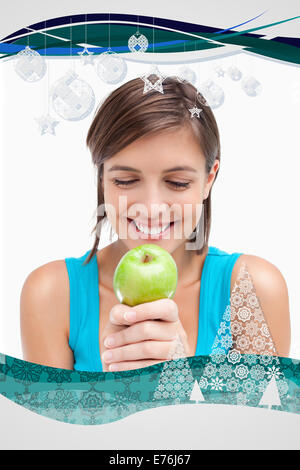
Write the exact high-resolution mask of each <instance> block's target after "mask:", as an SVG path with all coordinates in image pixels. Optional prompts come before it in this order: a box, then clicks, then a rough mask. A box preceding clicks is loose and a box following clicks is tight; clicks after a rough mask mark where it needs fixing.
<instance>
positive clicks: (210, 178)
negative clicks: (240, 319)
mask: <svg viewBox="0 0 300 470" xmlns="http://www.w3.org/2000/svg"><path fill="white" fill-rule="evenodd" d="M219 167H220V162H219V160H217V159H216V160H215V163H214V164H213V167H212V169H211V170H210V173H209V174H208V176H207V180H206V183H205V188H204V196H203V200H204V199H207V198H208V195H209V191H210V189H211V187H212V185H213V182H214V180H215V177H216V174H217V171H218V169H219Z"/></svg>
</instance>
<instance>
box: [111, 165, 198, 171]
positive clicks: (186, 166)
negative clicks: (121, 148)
mask: <svg viewBox="0 0 300 470" xmlns="http://www.w3.org/2000/svg"><path fill="white" fill-rule="evenodd" d="M117 170H125V171H134V172H135V173H142V172H141V171H140V170H137V169H136V168H132V167H131V166H124V165H114V166H112V167H111V168H110V169H109V170H108V171H117ZM181 170H184V171H193V172H194V173H197V170H195V168H192V167H191V166H188V165H184V166H174V167H173V168H169V169H168V170H164V171H163V173H170V172H171V171H181Z"/></svg>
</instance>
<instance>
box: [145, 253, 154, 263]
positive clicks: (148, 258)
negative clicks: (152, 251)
mask: <svg viewBox="0 0 300 470" xmlns="http://www.w3.org/2000/svg"><path fill="white" fill-rule="evenodd" d="M151 260H152V256H150V255H148V254H146V255H145V256H144V259H143V263H149V261H151Z"/></svg>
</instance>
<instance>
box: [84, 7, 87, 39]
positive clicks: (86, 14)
mask: <svg viewBox="0 0 300 470" xmlns="http://www.w3.org/2000/svg"><path fill="white" fill-rule="evenodd" d="M86 19H87V14H85V25H84V26H85V44H87V34H86Z"/></svg>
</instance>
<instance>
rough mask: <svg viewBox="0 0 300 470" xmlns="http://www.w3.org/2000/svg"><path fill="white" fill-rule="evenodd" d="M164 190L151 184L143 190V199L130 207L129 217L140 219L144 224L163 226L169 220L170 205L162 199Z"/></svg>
mask: <svg viewBox="0 0 300 470" xmlns="http://www.w3.org/2000/svg"><path fill="white" fill-rule="evenodd" d="M162 196H163V195H162V190H161V189H160V188H158V187H157V186H156V185H153V184H152V185H151V184H149V186H148V188H146V189H144V190H143V194H142V197H141V199H140V200H139V201H138V202H136V203H134V204H133V205H132V206H130V213H132V214H133V215H130V213H128V216H129V217H134V218H135V219H138V220H139V221H140V222H141V223H142V224H147V225H151V224H153V225H154V224H157V225H159V224H161V223H163V222H167V223H168V220H169V213H170V210H169V207H170V204H169V203H168V202H166V201H165V200H163V199H162ZM131 211H133V212H131Z"/></svg>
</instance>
